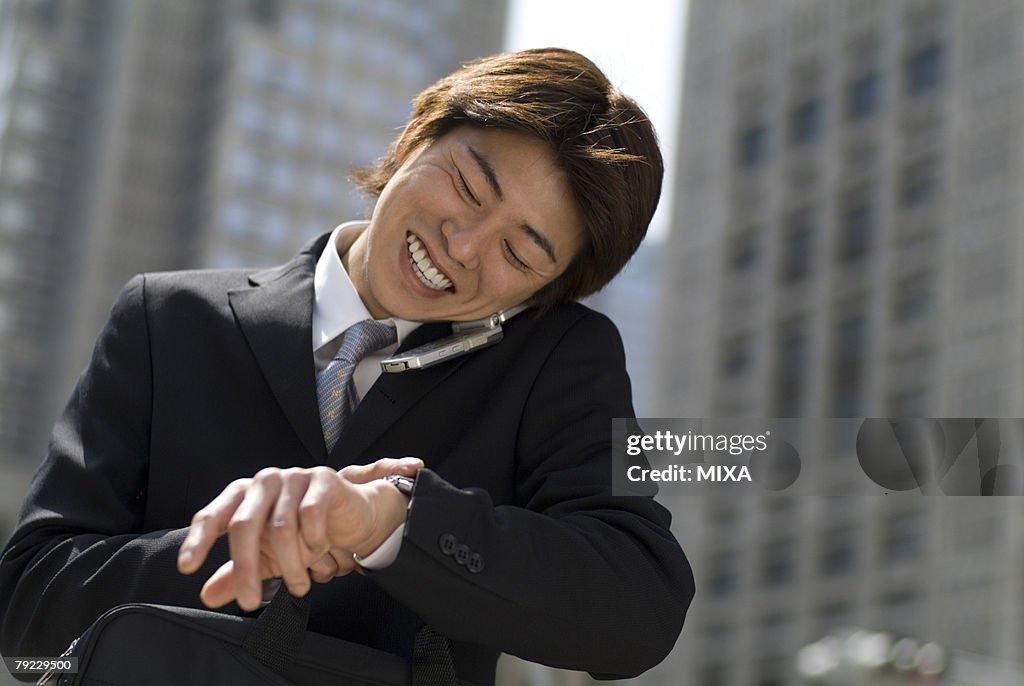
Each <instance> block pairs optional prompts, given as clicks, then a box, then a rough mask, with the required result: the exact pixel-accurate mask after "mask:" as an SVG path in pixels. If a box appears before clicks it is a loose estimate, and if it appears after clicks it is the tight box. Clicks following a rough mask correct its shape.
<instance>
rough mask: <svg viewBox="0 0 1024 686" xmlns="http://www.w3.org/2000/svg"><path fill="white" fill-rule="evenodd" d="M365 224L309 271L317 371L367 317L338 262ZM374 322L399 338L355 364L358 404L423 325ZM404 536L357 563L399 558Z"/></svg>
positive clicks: (356, 224)
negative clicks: (385, 361) (391, 326)
mask: <svg viewBox="0 0 1024 686" xmlns="http://www.w3.org/2000/svg"><path fill="white" fill-rule="evenodd" d="M368 224H369V222H365V221H353V222H345V223H344V224H342V225H341V226H339V227H338V228H336V229H335V230H334V231H333V232H332V233H331V238H330V240H329V241H328V243H327V247H326V248H324V251H323V253H321V255H320V259H319V260H318V261H317V263H316V271H315V272H314V273H313V293H314V304H313V361H314V363H315V364H316V369H317V371H322V370H323V369H325V368H326V367H327V365H328V364H330V362H331V359H333V357H334V355H335V353H336V352H337V351H338V348H339V347H340V346H341V341H340V339H339V337H340V336H341V334H342V333H343V332H344V331H345V330H346V329H348V328H349V327H350V326H352V325H353V324H355V323H357V322H361V321H363V320H364V319H371V318H372V317H370V313H369V312H368V311H367V309H366V305H364V304H363V301H362V300H361V299H360V297H359V293H357V292H356V287H355V286H354V285H353V284H352V279H350V278H349V276H348V272H346V271H345V267H344V265H342V263H341V256H342V255H343V254H345V253H346V252H347V251H348V249H349V247H350V246H351V245H352V243H353V242H354V241H355V239H356V238H357V237H358V236H359V234H361V233H362V232H363V230H364V229H365V228H366V226H367V225H368ZM379 321H383V322H392V323H394V325H395V329H396V331H397V333H398V340H397V342H395V343H394V344H393V345H389V346H387V347H386V348H383V349H381V350H379V351H377V352H376V353H373V354H371V355H367V356H366V357H365V358H363V359H362V361H360V362H359V364H358V365H356V369H355V372H353V375H352V381H353V383H354V385H355V389H356V397H357V398H358V399H359V400H362V399H363V396H364V395H366V392H367V391H369V390H370V386H372V385H373V383H374V382H375V381H376V380H377V378H378V377H379V376H380V375H381V368H380V363H381V361H382V360H383V359H384V358H386V357H387V356H389V355H391V354H392V353H394V352H395V350H397V349H398V346H400V345H401V344H402V341H403V340H405V337H406V336H408V335H409V334H410V333H412V331H414V330H415V329H416V327H418V326H419V325H420V324H421V323H422V322H411V321H407V320H405V319H397V318H394V317H391V318H389V319H381V320H379ZM404 532H405V524H404V523H403V524H401V525H399V527H398V528H397V529H395V531H394V532H393V533H392V534H391V535H390V536H389V537H388V538H387V539H386V540H385V541H384V542H383V543H382V544H381V545H380V547H379V548H377V549H376V550H375V551H373V552H372V553H370V554H369V555H367V556H366V557H362V558H356V561H357V562H358V563H359V565H360V566H361V567H366V568H367V569H383V568H384V567H387V566H388V565H390V564H391V563H392V562H394V561H395V558H396V557H398V550H399V548H400V547H401V545H402V535H403V533H404Z"/></svg>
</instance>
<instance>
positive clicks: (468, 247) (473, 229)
mask: <svg viewBox="0 0 1024 686" xmlns="http://www.w3.org/2000/svg"><path fill="white" fill-rule="evenodd" d="M493 233H494V229H493V227H489V226H488V225H487V224H486V223H485V222H480V221H464V222H457V221H446V222H444V223H443V224H442V225H441V235H442V236H443V237H444V240H445V247H446V249H447V251H448V255H449V257H451V258H452V259H453V260H455V261H456V262H458V263H459V264H460V265H461V266H462V267H463V268H465V269H476V268H477V267H478V266H479V265H480V257H481V255H482V254H483V251H484V249H485V246H486V245H487V243H488V242H489V241H490V240H491V238H492V235H493Z"/></svg>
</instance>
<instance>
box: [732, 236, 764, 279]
mask: <svg viewBox="0 0 1024 686" xmlns="http://www.w3.org/2000/svg"><path fill="white" fill-rule="evenodd" d="M760 257H761V240H760V235H759V234H758V231H757V230H756V229H746V230H744V231H741V232H739V233H737V234H735V235H734V236H733V237H732V240H731V241H730V245H729V266H730V267H731V269H732V271H734V272H749V271H752V270H753V269H754V267H756V266H757V263H758V261H759V259H760Z"/></svg>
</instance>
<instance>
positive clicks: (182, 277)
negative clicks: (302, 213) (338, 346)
mask: <svg viewBox="0 0 1024 686" xmlns="http://www.w3.org/2000/svg"><path fill="white" fill-rule="evenodd" d="M326 240H327V237H326V236H322V237H320V238H319V239H317V240H315V241H313V242H311V243H310V244H309V245H308V246H306V248H305V249H303V251H302V252H301V253H300V254H299V255H298V256H296V257H295V258H294V259H293V260H292V261H290V262H289V263H287V264H285V265H283V266H281V267H278V268H275V269H271V270H267V271H263V272H260V273H258V274H256V275H253V276H250V275H249V274H248V273H247V272H243V271H240V270H227V271H225V270H218V271H203V272H177V273H167V274H152V275H146V276H138V277H135V278H134V279H133V280H132V281H131V282H129V284H128V285H127V286H126V287H125V289H124V291H123V292H122V293H121V295H120V297H119V298H118V300H117V302H116V304H115V306H114V308H113V311H112V313H111V317H110V320H109V322H108V323H107V325H106V327H105V328H104V330H103V332H102V333H101V335H100V338H99V340H98V342H97V344H96V348H95V351H94V354H93V358H92V361H91V363H90V366H89V368H88V369H87V371H86V372H85V373H84V375H83V376H82V378H81V380H80V382H79V384H78V386H77V388H76V390H75V391H74V394H73V396H72V398H71V400H70V402H69V404H68V406H67V408H66V410H65V412H64V414H63V416H62V418H61V419H60V421H59V422H58V423H57V425H56V427H55V428H54V432H53V437H52V441H51V445H50V449H49V454H48V456H47V459H46V461H45V463H44V464H43V465H42V467H41V468H40V470H39V472H38V473H37V474H36V477H35V478H34V480H33V482H32V485H31V488H30V491H29V494H28V497H27V500H26V503H25V506H24V509H23V511H22V515H21V518H20V520H19V523H18V526H17V529H16V531H15V533H14V536H13V537H12V539H11V541H10V542H9V543H8V545H7V547H6V549H5V551H4V553H3V557H2V560H0V611H2V613H3V618H2V627H0V641H2V643H0V647H2V650H3V652H4V654H5V655H12V656H13V655H57V654H59V653H60V652H61V651H62V650H63V649H64V648H65V647H66V646H67V644H68V643H69V642H70V641H71V639H72V638H74V637H75V636H76V635H77V634H79V633H80V632H81V631H82V630H83V629H85V628H86V627H87V626H88V625H89V624H90V623H91V622H92V621H93V620H94V619H95V618H96V617H97V616H99V615H100V614H101V613H102V612H104V611H105V610H107V609H109V608H110V607H112V606H114V605H117V604H119V603H124V602H134V601H143V602H159V603H171V604H180V605H192V606H196V605H198V602H199V601H198V592H199V588H200V587H201V585H202V583H203V581H204V580H205V578H207V577H208V576H209V574H210V573H211V572H212V571H213V570H214V569H215V568H216V566H218V565H219V564H220V563H222V562H223V561H224V560H225V559H226V556H227V553H226V546H224V545H223V542H221V543H219V544H218V546H217V547H215V549H214V553H213V555H212V557H211V560H210V561H209V562H208V563H207V565H206V566H205V567H204V569H203V570H201V572H200V573H197V574H195V575H193V576H190V577H185V576H182V575H180V574H178V573H177V571H176V568H175V559H176V554H177V549H178V546H179V545H180V543H181V542H182V540H183V538H184V534H185V531H186V527H187V526H188V524H189V521H190V520H191V517H192V515H193V514H194V513H195V512H196V511H197V510H198V509H199V508H201V507H202V506H204V505H205V504H207V503H208V502H209V501H210V500H212V499H213V498H214V497H215V496H216V495H217V494H218V493H219V492H220V491H221V490H222V489H223V488H224V487H225V485H227V484H228V483H229V482H230V481H232V480H233V479H236V478H239V477H247V476H251V475H253V474H254V473H256V472H257V471H259V470H260V469H261V468H263V467H266V466H300V467H310V466H314V465H321V464H328V465H331V466H333V467H336V468H340V467H342V466H344V465H346V464H353V463H367V462H370V461H373V460H375V459H377V458H378V457H382V456H403V455H415V456H419V457H422V458H423V459H424V461H425V462H426V465H427V470H425V471H424V472H422V473H421V475H420V478H419V479H418V481H417V485H416V490H415V493H414V494H413V498H412V505H411V508H410V511H409V516H408V521H407V526H406V531H405V537H404V540H403V542H402V547H401V552H400V553H399V555H398V558H397V559H396V561H395V562H394V563H393V564H392V565H391V566H390V567H388V568H387V569H384V570H380V571H376V572H371V573H368V574H367V575H366V576H361V575H358V574H351V575H348V576H346V577H342V578H338V579H335V580H333V581H332V582H330V583H328V584H323V585H319V584H316V585H315V588H314V590H313V610H312V615H311V619H310V628H311V629H313V630H315V631H319V632H321V633H325V634H330V635H334V636H339V637H344V638H348V639H350V640H355V641H359V642H361V643H364V644H367V645H371V646H374V647H378V648H383V649H386V650H389V651H392V652H395V653H398V654H401V655H405V656H408V655H409V654H410V653H411V650H412V641H413V636H414V634H415V632H416V630H417V628H418V627H419V626H420V625H421V624H422V623H429V624H431V625H432V626H433V627H435V628H436V629H437V630H439V631H440V632H442V633H444V634H445V635H447V636H449V637H450V638H451V639H452V640H453V645H454V653H455V660H456V664H457V667H458V670H459V673H460V676H462V677H463V678H465V679H466V680H468V681H471V682H473V683H490V682H492V681H493V679H494V665H495V661H496V659H497V656H498V654H499V652H501V651H504V652H509V653H513V654H515V655H518V656H521V657H523V658H526V659H529V660H535V661H539V662H543V663H546V664H549V665H553V666H559V667H566V668H574V669H584V670H587V671H590V672H593V673H596V674H602V675H608V676H610V675H618V676H626V675H633V674H637V673H639V672H642V671H644V670H645V669H647V668H649V667H651V666H652V665H654V664H656V663H657V662H658V661H660V660H661V659H662V658H663V657H664V656H665V654H666V653H667V652H668V651H669V650H670V649H671V647H672V645H673V643H674V641H675V639H676V637H677V635H678V632H679V630H680V627H681V625H682V622H683V617H684V614H685V611H686V608H687V606H688V604H689V601H690V599H691V597H692V593H693V580H692V575H691V573H690V569H689V566H688V564H687V561H686V559H685V557H684V555H683V553H682V551H681V550H680V548H679V546H678V544H677V543H676V541H675V539H674V538H673V537H672V535H671V534H670V533H669V531H668V525H669V516H668V514H667V512H666V511H665V510H664V509H663V508H661V507H660V506H659V505H657V504H656V503H654V501H652V500H650V499H648V498H640V497H613V496H612V495H611V493H610V483H611V467H610V434H611V419H612V417H623V416H632V407H631V402H630V388H629V380H628V377H627V376H626V373H625V367H624V358H623V352H622V347H621V343H620V341H619V337H618V333H617V332H616V331H615V329H614V326H613V325H612V324H611V323H610V322H609V321H608V320H607V319H606V318H605V317H603V316H601V315H599V314H597V313H594V312H592V311H591V310H588V309H587V308H585V307H583V306H580V305H576V304H572V305H565V306H560V307H558V308H556V309H555V310H554V311H553V312H550V313H548V314H546V315H544V316H540V317H539V316H536V314H535V313H534V312H533V311H528V312H527V313H524V314H522V315H520V316H518V317H516V318H515V319H513V320H512V321H511V322H509V323H508V324H507V325H506V327H505V339H504V340H503V341H502V342H501V343H500V344H498V345H496V346H494V347H492V348H489V349H486V350H483V351H481V352H478V353H474V354H471V355H468V356H464V357H461V358H457V359H453V360H451V361H449V362H446V363H444V364H441V365H438V366H436V367H431V368H428V369H425V370H419V371H410V372H406V373H403V374H384V375H382V376H381V377H380V379H379V380H378V381H377V382H376V383H375V384H374V386H373V387H372V388H371V389H370V391H369V392H368V393H367V395H366V397H365V398H364V399H363V401H362V402H361V403H360V405H359V407H358V409H357V410H356V412H355V413H354V415H353V416H352V418H351V420H350V421H349V423H348V425H347V426H346V428H345V430H344V432H343V434H342V436H341V437H340V439H339V441H338V443H337V446H336V447H335V448H334V450H333V451H332V452H331V453H330V454H328V453H327V452H326V449H325V447H324V443H323V438H322V434H321V430H320V425H319V414H318V411H317V401H316V392H315V380H314V366H313V359H312V351H311V332H310V326H311V318H312V310H313V271H314V268H315V264H316V259H317V256H318V255H319V253H320V251H321V250H322V249H323V247H324V245H325V243H326ZM446 333H448V327H447V326H446V325H444V324H427V325H424V326H422V327H420V328H419V329H417V330H416V331H415V332H414V333H413V334H412V335H411V336H410V337H409V339H408V340H407V341H406V342H405V344H404V347H405V348H408V347H411V346H414V345H417V344H419V343H421V342H424V341H426V340H430V339H431V338H435V337H437V336H440V335H444V334H446ZM235 611H237V608H236V610H235Z"/></svg>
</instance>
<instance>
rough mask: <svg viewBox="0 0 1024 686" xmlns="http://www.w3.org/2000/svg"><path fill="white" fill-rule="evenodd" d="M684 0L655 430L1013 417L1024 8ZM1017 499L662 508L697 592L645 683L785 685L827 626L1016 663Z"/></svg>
mask: <svg viewBox="0 0 1024 686" xmlns="http://www.w3.org/2000/svg"><path fill="white" fill-rule="evenodd" d="M690 7H691V9H690V12H691V14H690V18H689V28H688V36H687V43H686V51H687V55H686V70H685V71H686V73H685V83H684V90H685V94H684V100H683V114H682V127H681V131H680V134H679V139H680V141H681V143H682V149H681V151H680V155H679V159H680V164H681V166H680V171H679V173H678V175H677V187H676V189H675V193H676V198H675V207H676V208H677V216H676V217H675V220H674V222H673V226H674V230H673V233H672V234H671V236H670V239H669V243H668V246H667V248H666V253H667V261H666V263H665V278H664V283H663V294H664V300H663V303H662V307H661V308H660V310H661V316H662V318H663V322H664V328H663V329H662V334H661V335H660V336H659V340H660V342H661V350H660V352H659V353H658V355H657V360H658V363H657V369H658V370H659V373H658V374H657V375H655V376H653V377H652V378H653V380H654V382H655V383H656V384H658V387H657V391H656V394H655V396H656V401H655V406H656V407H657V408H658V410H659V414H660V415H661V416H677V417H702V416H705V417H706V416H716V417H727V416H763V417H799V416H806V417H829V416H854V417H856V416H938V417H961V416H967V417H986V416H987V417H998V416H1017V417H1020V416H1024V414H1022V413H1024V317H1022V316H1021V315H1022V311H1024V308H1022V306H1024V272H1022V271H1021V270H1020V269H1019V266H1018V265H1019V262H1020V260H1021V257H1022V255H1024V230H1022V229H1024V226H1022V219H1024V213H1022V211H1021V210H1022V201H1021V194H1020V193H1018V192H1017V188H1019V187H1021V186H1022V185H1024V175H1022V174H1024V172H1022V169H1024V168H1022V164H1021V162H1022V157H1021V143H1022V141H1024V80H1022V78H1021V74H1024V5H1022V4H1021V3H1020V2H1019V1H1016V0H987V1H986V2H956V1H953V0H691V4H690ZM812 424H813V422H812ZM827 454H828V446H827V445H823V446H822V455H827ZM820 459H827V458H820ZM836 472H837V477H839V476H841V474H840V469H839V467H837V468H836ZM1018 500H1019V499H1017V498H1005V499H999V498H988V499H982V498H952V497H946V498H942V497H935V498H923V497H905V498H891V499H889V498H809V497H808V498H786V497H776V498H767V497H766V498H739V499H734V500H724V499H721V498H715V499H712V498H710V497H709V498H707V499H703V500H702V499H690V500H686V499H675V500H667V501H666V502H667V503H668V504H670V505H672V506H673V507H674V509H675V510H676V531H677V533H678V535H679V537H680V539H681V541H682V543H683V545H684V547H685V548H686V550H687V553H688V554H689V555H690V558H691V560H692V561H693V563H694V566H695V569H696V572H697V588H698V599H697V602H696V604H695V606H694V608H693V610H692V612H691V616H690V617H689V620H688V622H687V627H686V628H685V629H684V631H683V639H682V641H681V642H680V645H679V647H678V650H677V653H676V655H675V656H674V658H673V660H672V661H671V662H670V663H666V665H664V666H663V667H662V668H660V669H659V670H658V674H660V675H663V677H662V679H663V681H664V683H686V684H700V685H701V686H723V685H726V684H728V685H730V686H736V685H739V684H743V685H744V686H747V685H750V686H777V685H781V684H793V683H799V682H798V681H797V680H796V675H795V671H794V657H795V655H796V653H797V651H798V649H799V647H800V646H802V645H804V644H806V643H808V642H810V641H812V640H814V639H816V638H818V637H820V636H822V635H823V634H825V633H826V632H828V631H830V630H832V629H834V628H836V627H839V626H844V625H849V626H860V627H866V628H870V629H879V630H883V629H884V630H889V631H893V632H896V633H897V634H903V635H912V636H917V637H919V638H922V639H928V640H935V641H939V642H940V643H943V644H945V645H947V646H950V647H954V648H958V649H962V650H966V651H971V652H975V653H979V654H982V655H988V656H996V657H999V658H1005V659H1009V660H1013V661H1017V662H1020V661H1022V660H1024V633H1022V632H1024V611H1022V602H1024V595H1022V594H1024V588H1022V584H1021V575H1020V570H1021V568H1022V562H1024V509H1022V507H1021V506H1020V504H1019V503H1018ZM835 683H839V682H835ZM857 683H861V682H857ZM863 683H875V682H872V681H870V680H868V681H864V682H863ZM879 683H880V682H879ZM885 683H890V682H888V681H886V682H885Z"/></svg>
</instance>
